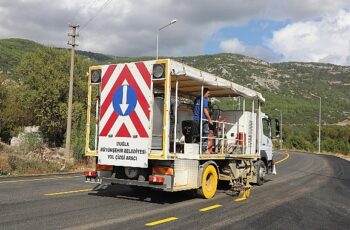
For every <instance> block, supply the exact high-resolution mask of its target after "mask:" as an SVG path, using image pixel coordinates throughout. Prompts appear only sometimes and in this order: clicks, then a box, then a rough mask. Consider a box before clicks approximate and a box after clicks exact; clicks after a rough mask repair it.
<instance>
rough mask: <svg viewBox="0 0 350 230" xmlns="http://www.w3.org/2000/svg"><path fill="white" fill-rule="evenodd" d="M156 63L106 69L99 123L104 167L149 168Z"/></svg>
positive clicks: (103, 74)
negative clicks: (152, 70)
mask: <svg viewBox="0 0 350 230" xmlns="http://www.w3.org/2000/svg"><path fill="white" fill-rule="evenodd" d="M153 64H154V62H137V63H127V64H117V65H108V66H103V67H102V81H101V108H100V121H99V161H100V163H101V164H107V165H118V166H132V167H147V161H148V160H147V159H148V151H149V147H150V143H151V138H150V136H151V128H150V101H151V98H152V97H151V96H152V93H151V80H152V77H151V74H150V73H151V69H152V66H153Z"/></svg>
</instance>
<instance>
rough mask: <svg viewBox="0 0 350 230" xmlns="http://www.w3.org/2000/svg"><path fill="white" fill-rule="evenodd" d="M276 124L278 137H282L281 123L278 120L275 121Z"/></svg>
mask: <svg viewBox="0 0 350 230" xmlns="http://www.w3.org/2000/svg"><path fill="white" fill-rule="evenodd" d="M275 123H276V137H280V135H281V127H280V121H279V120H278V119H275Z"/></svg>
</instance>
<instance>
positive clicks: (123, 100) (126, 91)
mask: <svg viewBox="0 0 350 230" xmlns="http://www.w3.org/2000/svg"><path fill="white" fill-rule="evenodd" d="M127 96H128V85H123V98H122V103H121V104H119V106H120V109H121V110H122V113H123V115H124V114H125V112H126V110H127V109H128V107H129V104H126V101H127Z"/></svg>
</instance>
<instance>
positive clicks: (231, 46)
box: [220, 38, 246, 54]
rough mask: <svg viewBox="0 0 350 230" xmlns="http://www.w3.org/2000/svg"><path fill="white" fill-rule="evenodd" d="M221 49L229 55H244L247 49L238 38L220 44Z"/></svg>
mask: <svg viewBox="0 0 350 230" xmlns="http://www.w3.org/2000/svg"><path fill="white" fill-rule="evenodd" d="M220 48H221V49H222V50H223V51H224V52H227V53H240V54H243V53H244V52H245V51H246V47H245V46H244V45H242V44H241V42H240V41H239V40H238V39H237V38H234V39H230V40H225V41H222V42H220Z"/></svg>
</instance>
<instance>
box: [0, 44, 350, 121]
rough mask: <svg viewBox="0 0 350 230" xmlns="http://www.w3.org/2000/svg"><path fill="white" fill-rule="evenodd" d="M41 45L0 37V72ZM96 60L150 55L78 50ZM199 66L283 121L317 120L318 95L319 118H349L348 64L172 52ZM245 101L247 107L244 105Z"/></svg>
mask: <svg viewBox="0 0 350 230" xmlns="http://www.w3.org/2000/svg"><path fill="white" fill-rule="evenodd" d="M40 47H43V45H41V44H38V43H36V42H33V41H29V40H24V39H2V40H0V52H1V56H0V73H3V74H5V75H7V76H11V74H13V71H14V69H15V68H16V66H17V64H18V63H19V61H20V60H21V57H22V56H23V55H24V54H25V53H27V52H30V51H33V50H35V49H37V48H40ZM77 54H78V55H81V56H83V57H86V58H90V59H91V60H92V61H93V62H94V63H95V64H108V63H118V62H119V63H121V62H131V61H137V60H149V59H153V58H151V57H132V58H130V57H115V56H111V55H105V54H99V53H93V52H87V51H79V50H78V51H77ZM174 59H176V60H178V61H180V62H184V63H186V64H188V65H191V66H193V67H196V68H198V69H201V70H204V71H207V72H210V73H213V74H215V75H218V76H221V77H223V78H226V79H228V80H232V81H233V82H236V83H238V84H241V85H243V86H246V87H248V88H252V89H254V90H257V91H259V92H261V93H262V94H263V96H264V97H265V98H266V104H265V107H264V111H265V112H267V113H269V114H271V115H273V116H275V117H279V112H278V111H276V110H275V109H278V110H280V111H282V112H283V121H284V123H289V124H310V123H312V124H317V122H318V111H319V99H318V98H317V97H314V96H312V94H314V95H317V96H321V97H322V122H323V123H324V124H336V123H338V122H343V123H344V124H347V123H348V121H347V119H350V67H345V66H337V65H332V64H322V63H302V62H286V63H273V64H272V63H268V62H265V61H261V60H257V59H254V58H251V57H247V56H243V55H238V54H226V53H225V54H216V55H202V56H193V57H175V58H174ZM248 105H249V102H247V109H248V108H249V106H248Z"/></svg>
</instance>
